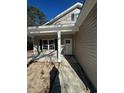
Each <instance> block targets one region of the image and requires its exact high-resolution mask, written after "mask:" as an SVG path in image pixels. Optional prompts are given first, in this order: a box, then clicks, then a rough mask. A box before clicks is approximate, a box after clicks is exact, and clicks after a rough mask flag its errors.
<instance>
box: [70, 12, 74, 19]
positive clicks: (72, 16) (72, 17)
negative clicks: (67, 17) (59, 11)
mask: <svg viewBox="0 0 124 93" xmlns="http://www.w3.org/2000/svg"><path fill="white" fill-rule="evenodd" d="M71 21H74V13H73V14H72V15H71Z"/></svg>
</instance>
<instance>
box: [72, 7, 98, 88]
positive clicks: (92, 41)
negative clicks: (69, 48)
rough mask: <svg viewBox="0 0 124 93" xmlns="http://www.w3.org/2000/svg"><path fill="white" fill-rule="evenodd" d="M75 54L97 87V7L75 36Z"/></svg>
mask: <svg viewBox="0 0 124 93" xmlns="http://www.w3.org/2000/svg"><path fill="white" fill-rule="evenodd" d="M74 39H75V46H74V53H75V56H76V58H77V60H78V62H79V63H80V64H81V66H82V68H83V69H84V71H85V73H86V74H87V76H88V78H89V79H90V80H91V82H92V83H93V85H94V86H95V87H97V7H96V5H95V6H94V8H93V9H92V10H91V12H90V13H89V15H88V16H87V18H86V19H85V20H84V22H83V23H82V25H81V26H80V28H79V32H77V33H76V34H75V36H74Z"/></svg>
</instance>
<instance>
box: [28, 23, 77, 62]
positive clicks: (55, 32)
mask: <svg viewBox="0 0 124 93" xmlns="http://www.w3.org/2000/svg"><path fill="white" fill-rule="evenodd" d="M76 31H78V28H77V27H75V26H74V24H68V25H50V26H49V25H47V26H39V27H29V28H28V36H30V37H32V42H33V57H34V58H36V57H37V59H38V60H40V61H44V60H45V61H48V59H51V57H50V56H52V59H53V60H52V61H53V62H61V60H62V59H61V58H62V57H61V54H63V55H72V49H73V35H74V34H75V32H76ZM45 55H49V56H47V57H49V58H46V57H45Z"/></svg>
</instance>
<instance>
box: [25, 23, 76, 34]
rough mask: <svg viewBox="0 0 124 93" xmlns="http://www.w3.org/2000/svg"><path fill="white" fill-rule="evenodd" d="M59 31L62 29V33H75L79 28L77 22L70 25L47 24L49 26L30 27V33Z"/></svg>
mask: <svg viewBox="0 0 124 93" xmlns="http://www.w3.org/2000/svg"><path fill="white" fill-rule="evenodd" d="M57 31H61V32H62V33H73V32H75V31H78V28H77V27H76V26H75V24H69V25H49V26H48V25H47V26H39V27H36V26H35V27H28V33H27V34H28V35H40V34H53V33H54V34H55V33H57Z"/></svg>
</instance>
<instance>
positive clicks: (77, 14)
mask: <svg viewBox="0 0 124 93" xmlns="http://www.w3.org/2000/svg"><path fill="white" fill-rule="evenodd" d="M78 16H79V13H75V14H74V13H73V14H72V15H71V20H72V21H76V20H77V18H78Z"/></svg>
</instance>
